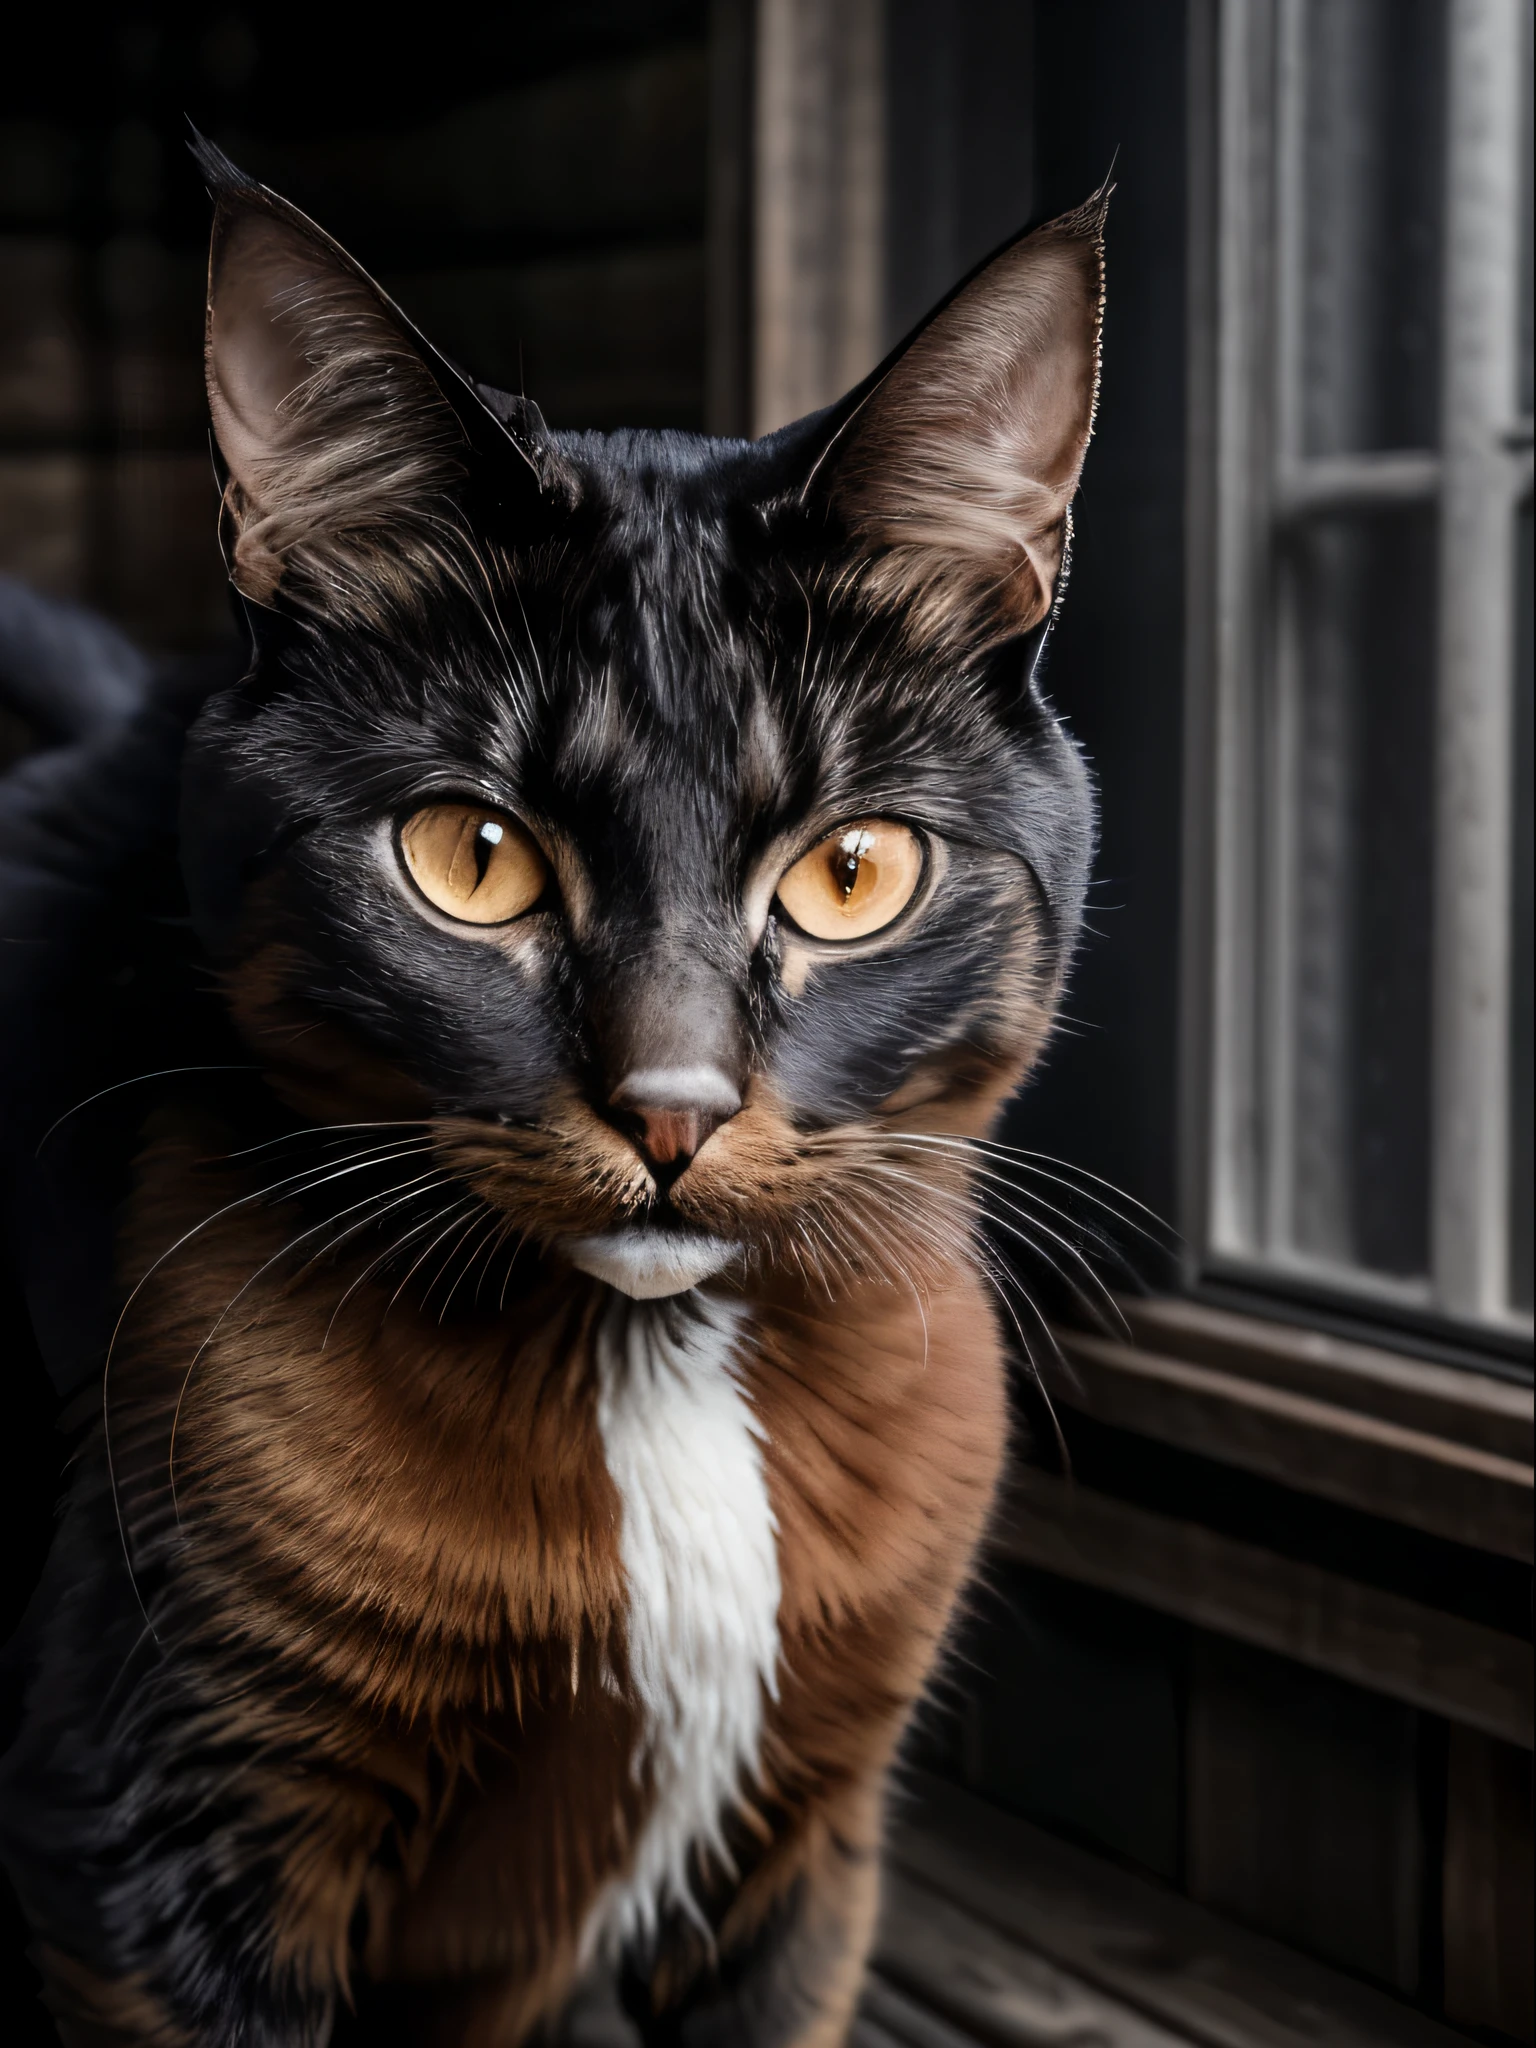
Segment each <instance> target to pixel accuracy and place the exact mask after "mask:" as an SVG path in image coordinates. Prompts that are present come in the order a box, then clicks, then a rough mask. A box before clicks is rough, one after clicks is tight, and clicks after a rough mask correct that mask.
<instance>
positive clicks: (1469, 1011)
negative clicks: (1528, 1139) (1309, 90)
mask: <svg viewBox="0 0 1536 2048" xmlns="http://www.w3.org/2000/svg"><path fill="white" fill-rule="evenodd" d="M1520 11H1521V9H1520V0H1452V5H1451V8H1450V53H1449V56H1450V65H1449V109H1448V111H1449V120H1448V145H1449V147H1448V170H1447V176H1448V194H1447V212H1446V218H1447V235H1446V278H1445V301H1444V306H1445V329H1444V332H1445V349H1444V372H1443V377H1444V381H1443V387H1442V394H1443V395H1442V415H1441V417H1442V446H1443V456H1442V495H1441V502H1442V518H1441V532H1440V625H1439V657H1440V678H1439V710H1438V764H1437V767H1438V781H1437V797H1436V872H1435V893H1436V900H1435V928H1434V947H1435V952H1434V958H1435V973H1434V988H1435V1013H1434V1199H1433V1267H1434V1283H1435V1293H1436V1296H1437V1299H1438V1301H1439V1303H1440V1305H1441V1307H1443V1308H1445V1309H1447V1310H1449V1311H1451V1312H1452V1313H1455V1314H1461V1315H1469V1316H1476V1317H1479V1318H1499V1317H1501V1316H1502V1315H1503V1314H1504V1313H1505V1311H1506V1299H1507V1295H1506V1287H1507V1279H1506V1276H1507V1270H1508V1245H1507V1211H1506V1199H1507V1191H1506V1178H1507V1170H1508V1133H1507V1128H1506V1123H1507V1114H1508V1108H1507V1105H1508V1078H1509V1025H1508V1016H1509V957H1508V952H1509V949H1508V921H1509V886H1510V874H1509V849H1510V829H1511V816H1510V806H1511V789H1510V747H1511V743H1512V731H1511V711H1512V706H1511V694H1510V690H1509V687H1508V678H1509V666H1510V657H1511V648H1512V633H1513V602H1512V568H1513V563H1512V549H1511V513H1512V508H1513V494H1514V486H1515V483H1516V473H1515V468H1514V465H1513V463H1512V461H1511V457H1510V453H1509V449H1508V437H1509V433H1510V429H1511V426H1512V424H1513V422H1512V419H1511V412H1512V408H1513V400H1514V379H1515V346H1516V303H1515V292H1516V285H1515V279H1516V276H1517V270H1518V265H1517V246H1516V235H1517V232H1518V229H1517V222H1518V217H1519V215H1518V209H1519V156H1518V151H1519V144H1518V125H1519V111H1520V109H1519V79H1520V60H1521V42H1522V36H1521V21H1520Z"/></svg>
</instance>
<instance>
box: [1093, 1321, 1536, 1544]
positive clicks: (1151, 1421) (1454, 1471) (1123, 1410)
mask: <svg viewBox="0 0 1536 2048" xmlns="http://www.w3.org/2000/svg"><path fill="white" fill-rule="evenodd" d="M1061 1342H1062V1348H1063V1350H1064V1351H1065V1353H1066V1355H1067V1357H1068V1359H1069V1360H1070V1362H1071V1364H1072V1365H1073V1366H1074V1368H1075V1369H1076V1373H1077V1384H1076V1385H1075V1386H1074V1385H1072V1384H1070V1383H1069V1382H1066V1381H1065V1380H1064V1381H1063V1383H1062V1385H1061V1386H1060V1388H1059V1395H1060V1398H1061V1400H1062V1401H1064V1402H1065V1403H1066V1404H1067V1405H1068V1406H1069V1407H1077V1408H1081V1409H1082V1410H1083V1411H1084V1412H1085V1413H1087V1414H1090V1415H1093V1416H1094V1417H1096V1418H1097V1419H1098V1420H1099V1421H1101V1422H1108V1423H1113V1424H1115V1425H1116V1426H1117V1427H1119V1428H1121V1429H1131V1430H1135V1431H1137V1432H1139V1433H1140V1434H1141V1435H1143V1436H1150V1437H1153V1438H1155V1439H1156V1440H1157V1441H1159V1442H1161V1443H1169V1444H1176V1445H1178V1447H1179V1448H1180V1449H1181V1450H1187V1451H1197V1452H1199V1453H1201V1454H1202V1455H1203V1456H1205V1457H1210V1458H1218V1459H1220V1460H1222V1462H1224V1463H1227V1464H1232V1465H1240V1466H1242V1467H1243V1469H1244V1470H1245V1471H1249V1472H1259V1473H1262V1474H1263V1475H1264V1476H1265V1477H1266V1478H1268V1479H1278V1480H1279V1481H1280V1482H1281V1483H1282V1484H1283V1485H1286V1486H1294V1487H1296V1488H1298V1489H1299V1490H1300V1491H1302V1492H1303V1493H1315V1494H1321V1495H1322V1496H1323V1497H1324V1498H1325V1499H1328V1500H1337V1501H1344V1502H1346V1503H1347V1504H1348V1505H1349V1506H1351V1507H1358V1508H1363V1509H1365V1510H1366V1512H1367V1513H1369V1514H1373V1515H1382V1516H1385V1517H1387V1518H1389V1519H1390V1520H1393V1521H1398V1522H1404V1523H1406V1524H1407V1525H1408V1526H1409V1527H1411V1528H1415V1529H1423V1530H1426V1531H1427V1532H1428V1533H1429V1534H1431V1535H1434V1536H1445V1537H1449V1538H1450V1539H1451V1540H1452V1541H1453V1542H1457V1543H1467V1544H1471V1545H1473V1546H1475V1547H1476V1548H1478V1549H1481V1550H1492V1551H1495V1552H1497V1553H1498V1554H1499V1555H1500V1556H1503V1557H1514V1558H1519V1559H1521V1560H1522V1561H1524V1562H1529V1561H1530V1560H1531V1558H1532V1555H1533V1529H1532V1518H1531V1509H1532V1468H1531V1466H1530V1464H1529V1463H1527V1462H1521V1461H1519V1460H1517V1459H1514V1458H1509V1457H1505V1456H1503V1455H1502V1454H1500V1453H1498V1452H1495V1451H1491V1450H1486V1449H1483V1448H1482V1447H1480V1446H1478V1445H1475V1444H1468V1443H1462V1442H1458V1441H1457V1440H1456V1439H1455V1438H1453V1437H1448V1436H1439V1435H1432V1434H1431V1433H1430V1432H1429V1431H1427V1430H1422V1429H1414V1428H1409V1427H1407V1426H1406V1425H1405V1424H1403V1423H1401V1422H1397V1421H1392V1420H1389V1419H1387V1418H1386V1417H1383V1416H1380V1415H1372V1414H1366V1413H1363V1412H1361V1410H1360V1409H1358V1408H1351V1407H1345V1406H1342V1405H1341V1404H1340V1403H1338V1402H1336V1401H1324V1400H1319V1399H1318V1398H1317V1396H1316V1395H1315V1394H1310V1393H1298V1392H1295V1391H1294V1390H1293V1389H1292V1388H1290V1387H1286V1386H1279V1385H1275V1384H1273V1383H1272V1382H1271V1381H1267V1380H1257V1379H1252V1378H1247V1377H1240V1376H1239V1375H1238V1374H1236V1373H1231V1372H1224V1371H1220V1370H1218V1369H1217V1368H1216V1367H1214V1366H1210V1365H1199V1364H1194V1363H1191V1362H1190V1361H1189V1360H1188V1359H1185V1358H1181V1357H1171V1356H1169V1355H1167V1354H1166V1353H1164V1352H1159V1351H1148V1350H1144V1349H1142V1348H1140V1347H1138V1346H1133V1345H1130V1344H1121V1343H1116V1342H1113V1341H1111V1340H1110V1339H1107V1338H1103V1337H1091V1336H1087V1335H1085V1334H1082V1333H1080V1332H1076V1331H1070V1332H1063V1333H1062V1337H1061Z"/></svg>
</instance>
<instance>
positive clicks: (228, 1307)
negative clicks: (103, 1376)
mask: <svg viewBox="0 0 1536 2048" xmlns="http://www.w3.org/2000/svg"><path fill="white" fill-rule="evenodd" d="M434 1178H437V1179H439V1183H440V1181H441V1178H442V1177H441V1176H434V1174H433V1173H432V1172H430V1171H429V1172H427V1173H424V1174H420V1175H418V1176H417V1180H416V1181H415V1182H412V1183H411V1184H410V1187H409V1188H408V1189H407V1190H406V1191H405V1192H403V1193H402V1192H399V1191H398V1190H396V1189H394V1188H386V1189H385V1190H383V1192H382V1193H381V1194H373V1195H365V1196H364V1197H363V1199H362V1201H360V1202H353V1203H352V1204H351V1205H350V1206H349V1207H347V1208H345V1209H342V1210H340V1211H338V1212H337V1214H336V1215H334V1216H327V1217H326V1218H325V1219H324V1220H323V1221H322V1222H320V1223H314V1224H311V1225H310V1227H309V1229H308V1230H301V1231H300V1232H299V1233H298V1234H297V1236H295V1237H290V1238H289V1239H288V1241H287V1243H286V1244H284V1245H282V1246H281V1247H280V1249H279V1250H277V1251H275V1252H274V1253H273V1254H272V1256H271V1258H269V1259H267V1260H265V1261H264V1262H263V1263H262V1264H261V1265H260V1266H258V1267H257V1268H256V1270H255V1272H254V1273H252V1274H250V1275H249V1277H248V1278H247V1279H246V1280H244V1281H243V1282H242V1283H241V1285H240V1287H239V1288H238V1289H237V1290H236V1291H235V1293H234V1294H232V1295H231V1296H230V1298H229V1300H228V1301H227V1302H225V1304H224V1306H223V1308H221V1309H220V1310H219V1313H218V1315H217V1317H216V1318H215V1320H214V1322H213V1324H212V1326H211V1327H210V1329H209V1331H208V1334H207V1335H206V1336H205V1337H204V1338H203V1341H202V1342H201V1344H199V1345H198V1347H197V1349H196V1351H194V1352H193V1354H192V1362H191V1364H190V1365H189V1366H188V1367H187V1370H186V1373H185V1375H184V1376H183V1378H182V1382H181V1389H180V1391H179V1392H178V1394H177V1396H176V1407H175V1411H174V1413H173V1414H172V1417H171V1438H170V1445H169V1449H168V1454H167V1459H166V1474H167V1477H168V1479H169V1481H170V1488H171V1505H172V1507H173V1509H174V1510H175V1514H176V1521H177V1525H178V1527H179V1526H180V1522H181V1508H180V1503H179V1502H178V1501H177V1498H176V1432H177V1430H178V1428H179V1427H180V1425H181V1410H182V1404H183V1402H184V1401H185V1399H186V1395H187V1389H188V1387H190V1386H191V1384H192V1377H193V1374H194V1373H195V1372H196V1371H197V1368H198V1365H199V1363H200V1362H201V1360H202V1356H203V1353H204V1352H205V1351H206V1350H207V1349H208V1346H209V1345H210V1344H211V1343H212V1342H213V1340H214V1338H215V1337H217V1335H218V1334H219V1331H220V1330H221V1329H222V1328H223V1327H224V1322H225V1319H226V1317H227V1316H228V1315H229V1314H230V1312H231V1311H232V1310H233V1309H234V1307H235V1305H236V1303H237V1302H239V1301H240V1300H241V1299H242V1298H243V1297H244V1296H245V1294H246V1293H248V1292H249V1290H250V1289H251V1288H252V1287H254V1286H255V1285H256V1283H257V1281H258V1280H260V1279H261V1277H262V1275H263V1274H264V1273H268V1272H270V1271H271V1269H272V1268H273V1267H274V1266H275V1265H277V1264H278V1263H279V1261H280V1260H282V1259H285V1258H287V1256H288V1254H289V1253H290V1252H292V1251H295V1250H297V1248H298V1247H299V1246H300V1245H301V1244H303V1242H304V1241H305V1239H306V1238H310V1237H315V1236H317V1235H318V1234H319V1232H320V1231H322V1230H333V1229H334V1228H335V1227H336V1225H337V1224H338V1223H340V1222H341V1220H342V1218H343V1217H345V1216H352V1215H355V1214H356V1212H357V1211H358V1210H359V1209H363V1210H374V1211H376V1214H375V1215H372V1216H370V1215H365V1216H363V1217H362V1219H361V1220H360V1221H359V1222H357V1223H354V1224H351V1225H350V1226H349V1227H348V1229H347V1230H344V1231H343V1232H342V1233H341V1235H340V1237H336V1238H332V1239H331V1240H330V1241H329V1243H328V1244H326V1245H325V1246H323V1247H322V1251H334V1250H335V1249H336V1247H337V1245H338V1244H343V1243H345V1242H346V1239H347V1238H348V1237H349V1236H352V1235H354V1234H355V1233H356V1232H357V1231H359V1230H365V1229H366V1228H367V1227H368V1225H369V1223H370V1222H373V1221H376V1220H377V1216H379V1215H384V1214H387V1212H388V1210H389V1209H390V1208H394V1207H397V1206H398V1204H399V1203H400V1202H403V1201H407V1200H410V1199H412V1193H411V1190H412V1189H414V1191H415V1193H416V1194H418V1195H419V1194H424V1193H425V1192H426V1190H425V1189H424V1188H423V1187H422V1186H421V1185H420V1183H421V1182H422V1181H427V1182H431V1181H433V1180H434ZM386 1195H390V1196H394V1197H395V1199H394V1200H393V1201H391V1202H388V1203H386V1205H385V1207H384V1208H383V1209H380V1208H379V1207H378V1204H379V1203H380V1202H382V1201H384V1197H385V1196H386ZM316 1256H319V1254H316ZM313 1264H314V1259H310V1260H309V1261H307V1262H306V1264H305V1266H303V1267H302V1268H301V1269H300V1270H301V1272H307V1271H308V1270H309V1267H310V1266H311V1265H313ZM324 1348H325V1347H324V1345H323V1344H322V1346H321V1349H322V1350H324Z"/></svg>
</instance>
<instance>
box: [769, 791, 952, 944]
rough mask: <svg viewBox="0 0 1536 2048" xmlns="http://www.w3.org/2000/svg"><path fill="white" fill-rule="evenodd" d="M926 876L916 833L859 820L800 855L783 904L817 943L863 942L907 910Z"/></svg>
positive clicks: (782, 891)
mask: <svg viewBox="0 0 1536 2048" xmlns="http://www.w3.org/2000/svg"><path fill="white" fill-rule="evenodd" d="M922 872H923V849H922V846H921V843H920V842H919V840H918V837H917V835H916V833H915V832H909V831H908V829H907V827H906V826H905V825H897V824H895V823H893V822H892V820H891V819H889V818H858V819H856V820H855V821H854V822H853V823H852V824H849V825H840V826H839V827H838V828H837V830H836V831H835V832H832V833H829V834H828V835H827V837H826V838H825V839H823V840H822V842H821V844H820V845H819V846H813V847H812V848H811V850H810V852H809V853H806V854H802V855H801V857H800V859H799V860H797V861H796V862H795V864H794V866H793V867H792V868H791V869H790V870H789V872H788V873H787V874H786V875H785V876H784V877H783V879H782V880H781V881H780V883H779V902H780V904H781V905H782V906H783V908H784V909H785V910H786V911H787V912H788V913H789V916H790V917H791V919H792V920H793V921H794V923H795V924H797V925H798V926H799V927H800V929H801V931H803V932H805V933H807V934H808V935H809V936H810V937H811V938H813V939H863V938H867V937H868V936H869V934H870V933H871V932H877V931H879V930H880V929H881V928H882V927H883V926H885V925H888V924H889V923H890V922H891V920H892V919H893V918H894V917H896V916H897V915H898V914H899V913H900V912H901V911H903V910H905V909H906V907H907V905H908V904H909V903H910V902H911V900H912V897H913V894H914V892H915V891H916V888H917V885H918V882H919V880H920V879H921V877H922Z"/></svg>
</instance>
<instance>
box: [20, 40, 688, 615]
mask: <svg viewBox="0 0 1536 2048" xmlns="http://www.w3.org/2000/svg"><path fill="white" fill-rule="evenodd" d="M708 106H709V84H708V49H707V10H706V7H705V5H704V4H703V0H608V4H595V0H576V4H563V5H561V6H559V7H549V6H545V7H538V8H536V7H533V6H529V5H508V6H503V7H500V8H496V9H488V8H487V9H456V10H451V11H445V14H444V16H443V17H442V18H441V19H439V18H438V17H434V16H432V15H431V13H430V11H428V13H426V14H424V15H422V16H421V17H420V18H419V19H418V20H417V21H416V23H415V24H414V26H413V27H412V29H411V32H410V33H408V34H407V33H403V32H401V31H400V30H398V29H397V28H395V27H394V26H393V25H392V26H391V27H389V28H387V29H386V28H385V27H384V26H383V24H382V21H376V22H373V23H369V22H368V20H367V18H366V17H364V16H359V15H356V14H345V13H344V12H343V10H326V9H305V8H300V7H297V6H293V5H281V4H279V5H273V6H268V7H266V8H263V9H262V10H260V12H259V13H258V12H255V11H252V12H251V13H249V14H243V15H242V14H236V13H223V12H219V11H214V10H207V9H200V8H193V7H177V6H174V5H148V6H145V7H143V8H140V9H136V10H134V11H133V12H132V14H131V15H130V14H129V13H127V12H126V11H125V10H121V9H105V8H102V9H94V10H93V9H89V8H87V9H84V10H78V9H71V10H69V11H68V12H67V14H66V12H65V11H64V10H46V9H32V10H28V13H27V17H26V19H25V20H18V21H17V22H15V23H8V27H7V51H6V62H5V64H4V66H3V67H0V569H4V570H9V571H10V572H12V573H14V574H17V575H20V576H22V577H24V578H26V579H27V580H28V581H30V582H32V583H34V584H36V585H38V586H40V587H41V588H44V589H47V590H51V591H55V592H57V593H58V594H60V595H64V596H73V597H79V598H82V599H84V600H85V601H87V602H89V603H91V604H94V605H96V606H98V607H99V608H101V609H102V610H104V611H106V612H108V613H109V614H110V615H111V616H113V617H114V618H116V619H118V620H119V621H121V623H123V624H124V625H125V626H127V627H128V628H129V629H130V630H131V631H133V632H134V633H135V634H137V635H139V636H140V637H141V638H143V639H145V640H146V641H148V642H150V643H153V644H157V645H161V646H180V647H186V646H195V645H198V644H201V643H203V642H206V641H207V640H209V639H210V638H211V637H214V636H217V635H218V634H220V633H222V632H224V631H226V630H227V606H226V599H225V593H224V577H223V571H222V566H221V564H220V561H219V556H218V552H217V548H216V546H215V541H214V520H215V512H216V502H217V501H216V494H215V491H214V486H213V481H212V471H211V466H210V463H209V458H208V449H207V438H206V433H207V430H206V411H205V405H204V399H203V392H202V382H201V375H200V368H199V352H200V349H201V333H202V310H201V309H202V279H203V275H204V268H205V259H206V246H207V225H208V209H207V202H206V198H205V195H204V194H203V192H202V190H201V187H200V185H199V182H198V180H197V177H196V174H195V172H194V170H193V167H192V165H191V162H190V160H189V159H188V157H187V155H186V151H185V148H184V146H183V145H184V137H185V132H186V130H185V119H186V118H187V117H190V118H191V119H193V120H195V121H196V122H197V123H198V125H199V126H200V127H201V128H202V129H203V130H204V131H205V132H207V133H209V134H210V135H212V136H213V138H214V139H215V140H216V141H219V142H220V143H222V144H223V145H224V146H225V147H226V148H227V149H228V150H229V152H230V154H231V155H233V156H234V157H235V159H236V160H237V161H238V162H240V163H241V164H242V165H243V166H244V167H246V168H248V169H250V170H252V171H253V172H255V173H256V174H257V175H259V176H262V177H264V178H265V179H267V181H268V182H270V183H273V184H275V185H277V186H279V187H280V188H281V189H283V190H285V191H286V192H287V193H289V194H290V196H292V197H293V198H294V199H296V200H297V201H298V202H299V203H300V204H302V205H304V206H305V207H306V208H307V209H308V210H310V211H311V212H313V213H314V214H315V216H316V217H317V218H318V219H320V220H321V221H322V222H323V223H324V224H325V225H326V226H327V227H329V228H330V229H331V230H332V231H333V232H334V233H336V234H338V235H339V236H340V237H341V238H342V239H343V240H344V241H346V242H347V243H348V244H349V246H350V247H351V248H352V249H353V251H354V253H355V254H356V255H357V256H358V257H359V258H360V259H361V260H362V261H363V262H364V264H365V265H367V266H368V267H369V268H370V269H372V270H373V271H375V273H376V274H377V275H379V276H380V277H381V279H382V280H383V281H384V282H385V283H386V284H387V285H388V286H389V288H390V289H391V290H392V291H394V292H395V293H396V294H397V296H398V297H399V298H400V300H401V302H402V304H403V305H404V306H405V307H406V309H407V310H408V311H409V312H410V313H411V314H412V316H413V317H414V318H415V319H417V320H418V321H419V322H420V324H421V325H422V326H423V327H424V328H425V329H426V330H427V331H428V332H429V333H430V334H431V335H432V337H433V339H434V340H436V341H437V342H438V343H439V345H440V346H442V347H444V348H446V349H447V350H448V351H449V353H450V354H452V355H454V356H455V357H456V358H457V359H458V360H460V361H461V362H463V363H464V364H465V365H466V367H468V368H470V369H472V370H473V371H474V372H475V373H476V374H477V375H480V376H482V377H485V378H487V379H489V380H490V381H492V382H496V383H501V384H503V385H507V386H511V387H513V388H523V389H526V390H527V391H528V392H529V394H530V395H532V396H534V397H535V398H537V399H538V400H539V402H540V403H541V405H543V407H544V408H545V411H546V413H547V415H548V417H549V419H550V420H551V422H552V423H554V424H556V425H561V426H567V425H569V426H600V427H605V426H615V425H619V424H629V425H667V426H683V427H699V426H701V425H702V424H703V419H704V409H705V309H706V296H707V294H706V284H705V241H706V156H707V123H708Z"/></svg>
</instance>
